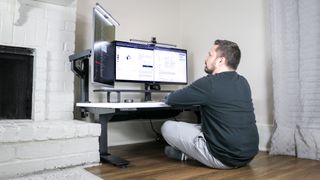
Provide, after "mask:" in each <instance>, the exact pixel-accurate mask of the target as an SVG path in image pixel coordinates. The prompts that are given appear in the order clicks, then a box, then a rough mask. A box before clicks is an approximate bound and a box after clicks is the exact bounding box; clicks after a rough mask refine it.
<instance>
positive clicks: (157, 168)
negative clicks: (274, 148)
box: [87, 143, 320, 180]
mask: <svg viewBox="0 0 320 180" xmlns="http://www.w3.org/2000/svg"><path fill="white" fill-rule="evenodd" d="M163 147H164V145H163V144H161V143H145V144H135V145H126V146H118V147H111V148H109V149H110V152H111V153H112V154H114V155H118V156H120V157H122V158H125V159H127V160H129V161H130V164H129V166H128V167H127V168H117V167H114V166H113V165H110V164H102V165H99V166H95V167H90V168H87V170H88V171H89V172H91V173H93V174H95V175H96V176H99V177H101V178H102V179H108V180H114V179H130V180H131V179H137V180H138V179H165V180H175V179H192V180H194V179H246V180H247V179H281V180H282V179H290V180H291V179H303V180H307V179H312V180H316V179H320V161H315V160H306V159H298V158H295V157H291V156H272V155H268V154H267V153H266V152H260V153H259V154H258V155H257V156H256V157H255V159H254V160H253V161H252V162H251V163H250V165H248V166H246V167H242V168H239V169H233V170H216V169H210V168H207V167H205V166H202V165H201V164H199V163H197V162H195V161H187V162H185V163H182V162H180V161H175V160H171V159H168V158H167V157H166V156H165V155H164V154H163Z"/></svg>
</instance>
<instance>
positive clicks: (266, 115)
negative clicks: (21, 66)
mask: <svg viewBox="0 0 320 180" xmlns="http://www.w3.org/2000/svg"><path fill="white" fill-rule="evenodd" d="M267 15H268V14H267V2H266V0H242V1H234V0H224V1H221V0H201V1H193V0H181V22H182V23H181V26H182V29H183V31H181V35H182V37H181V38H182V45H183V46H184V47H185V48H187V49H188V50H189V52H190V56H191V57H190V58H189V60H191V63H192V65H191V66H190V67H191V68H190V71H191V74H192V76H191V77H190V79H191V80H195V79H198V78H200V77H202V76H204V75H205V74H204V71H203V68H204V59H205V57H206V56H207V54H208V50H209V48H210V47H211V46H212V44H213V42H214V40H216V39H228V40H231V41H234V42H236V43H238V45H239V47H240V49H241V52H242V57H241V62H240V65H239V67H238V72H239V73H240V74H242V75H244V76H245V77H246V78H247V79H248V81H249V83H250V85H251V91H252V98H253V103H254V107H255V114H256V120H257V125H258V129H259V133H260V149H266V147H267V143H268V141H269V138H270V135H271V126H272V124H273V117H272V82H271V81H272V77H271V54H270V49H271V47H270V42H269V27H268V19H267Z"/></svg>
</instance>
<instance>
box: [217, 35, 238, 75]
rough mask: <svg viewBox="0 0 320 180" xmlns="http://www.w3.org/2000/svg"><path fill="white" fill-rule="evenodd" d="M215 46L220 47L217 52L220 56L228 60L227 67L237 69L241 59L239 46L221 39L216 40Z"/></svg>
mask: <svg viewBox="0 0 320 180" xmlns="http://www.w3.org/2000/svg"><path fill="white" fill-rule="evenodd" d="M214 44H215V45H218V47H217V50H216V51H217V53H218V55H219V56H221V57H224V58H226V60H227V66H229V67H231V68H232V69H237V67H238V65H239V63H240V58H241V51H240V49H239V46H238V44H237V43H234V42H231V41H228V40H219V39H218V40H216V41H215V42H214Z"/></svg>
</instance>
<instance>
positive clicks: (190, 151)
mask: <svg viewBox="0 0 320 180" xmlns="http://www.w3.org/2000/svg"><path fill="white" fill-rule="evenodd" d="M161 133H162V136H163V137H164V139H165V140H166V141H167V143H168V144H170V145H171V146H172V147H174V148H176V149H178V150H180V151H182V152H183V153H185V154H186V155H187V156H188V157H190V158H192V159H195V160H198V161H199V162H201V163H202V164H204V165H206V166H208V167H211V168H217V169H231V168H230V167H228V166H226V165H224V164H223V163H222V162H220V161H219V160H218V159H216V158H215V157H213V156H212V155H211V154H210V153H209V150H208V148H207V144H206V140H205V138H204V136H203V133H202V132H201V127H200V125H198V124H191V123H185V122H176V121H166V122H165V123H164V124H163V125H162V127H161Z"/></svg>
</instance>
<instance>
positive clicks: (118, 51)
mask: <svg viewBox="0 0 320 180" xmlns="http://www.w3.org/2000/svg"><path fill="white" fill-rule="evenodd" d="M115 55H116V57H115V67H116V68H115V69H116V70H115V74H116V75H115V80H116V81H126V82H130V81H132V82H149V83H168V84H170V83H174V84H187V82H188V81H187V51H186V50H183V49H177V48H165V47H158V46H154V45H146V44H136V43H131V42H122V41H115Z"/></svg>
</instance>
